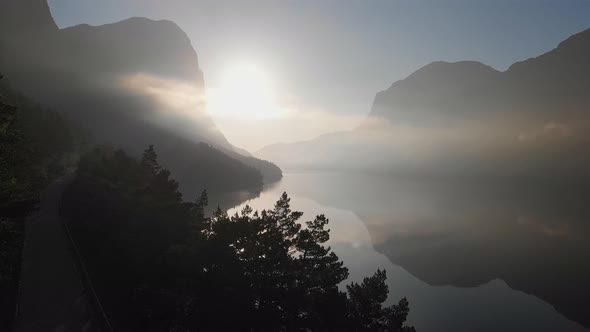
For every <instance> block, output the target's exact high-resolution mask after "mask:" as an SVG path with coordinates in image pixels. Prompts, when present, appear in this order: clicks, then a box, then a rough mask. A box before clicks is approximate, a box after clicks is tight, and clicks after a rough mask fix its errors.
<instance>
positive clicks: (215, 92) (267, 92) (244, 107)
mask: <svg viewBox="0 0 590 332" xmlns="http://www.w3.org/2000/svg"><path fill="white" fill-rule="evenodd" d="M207 102H208V110H209V112H210V113H211V114H212V115H213V116H227V117H239V118H242V119H244V120H253V119H264V118H273V117H277V116H279V115H280V113H281V111H280V108H279V107H278V105H277V101H276V94H275V89H274V86H273V84H272V82H271V80H270V78H269V77H268V75H267V74H266V72H265V71H264V70H262V69H261V68H260V67H257V66H254V65H250V64H241V65H237V66H232V67H229V68H228V69H227V70H226V71H225V73H224V75H223V76H222V78H221V81H220V84H219V85H218V86H216V87H213V88H211V89H208V90H207Z"/></svg>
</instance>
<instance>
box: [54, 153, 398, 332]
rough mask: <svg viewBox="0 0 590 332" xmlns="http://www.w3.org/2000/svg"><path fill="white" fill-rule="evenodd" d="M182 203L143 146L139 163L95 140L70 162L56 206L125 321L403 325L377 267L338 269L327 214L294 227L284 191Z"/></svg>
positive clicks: (328, 327) (131, 324)
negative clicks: (267, 199)
mask: <svg viewBox="0 0 590 332" xmlns="http://www.w3.org/2000/svg"><path fill="white" fill-rule="evenodd" d="M207 204H208V195H207V192H206V191H204V192H203V193H202V194H201V195H200V197H198V198H197V199H196V200H195V201H194V202H185V201H183V200H182V197H181V195H180V193H179V192H178V183H177V182H176V181H175V180H174V179H172V178H171V175H170V172H169V171H168V170H166V169H165V168H162V167H161V166H160V164H159V163H158V159H157V154H156V152H155V149H154V147H153V146H150V147H149V148H148V149H147V150H146V151H145V153H144V154H143V157H142V159H141V160H140V161H139V162H138V161H135V160H134V159H133V158H130V157H128V156H127V155H126V154H125V153H124V152H122V151H120V150H118V151H113V150H112V149H111V148H107V147H103V148H97V149H95V150H94V151H92V152H91V153H89V154H87V155H85V156H83V157H82V158H81V160H80V165H79V169H78V176H77V178H76V180H75V181H74V183H73V184H72V185H71V187H70V188H69V189H68V190H67V192H66V196H65V198H64V206H63V212H64V213H65V214H66V215H67V216H68V217H69V219H70V220H71V222H70V224H71V229H72V230H73V233H74V236H75V237H76V238H77V240H78V241H77V242H78V243H80V244H81V246H82V252H83V255H84V256H85V257H86V259H87V261H88V262H89V270H90V271H91V274H92V276H93V278H95V279H96V280H95V285H96V287H97V290H98V292H99V296H101V297H103V299H104V303H105V306H106V308H107V311H108V312H109V314H110V315H111V316H112V317H113V318H115V321H116V325H118V327H119V328H120V329H122V330H127V331H135V330H141V331H162V330H182V331H219V330H223V331H303V330H313V331H410V330H409V329H404V327H403V324H404V322H405V319H406V317H407V314H408V307H407V301H405V300H402V301H401V302H400V304H398V305H397V306H391V307H387V308H383V307H382V304H383V302H384V301H385V300H386V299H387V293H388V289H387V286H386V285H385V272H384V271H378V272H377V274H376V275H375V276H374V277H371V278H367V279H366V280H365V281H364V282H363V284H362V285H358V284H354V283H353V284H351V285H350V286H348V296H347V294H346V293H345V292H342V291H341V290H340V289H339V286H340V284H341V283H342V282H343V281H344V280H346V278H347V277H348V269H347V268H346V267H344V265H343V263H342V261H340V259H339V258H338V256H337V255H336V254H335V253H334V252H333V251H332V250H331V249H330V247H328V246H326V245H325V243H326V242H327V241H328V240H329V238H330V234H329V230H328V229H327V228H326V227H327V225H328V224H329V221H328V219H327V218H326V217H325V216H323V215H319V216H317V217H316V218H314V219H313V220H310V221H307V222H306V223H305V225H306V226H305V227H302V224H301V223H300V219H301V218H302V216H303V213H301V212H298V211H292V210H291V206H290V198H289V197H288V196H287V194H286V193H283V195H282V196H281V197H280V198H279V200H278V201H277V202H276V204H275V206H274V207H273V208H272V209H270V210H264V211H260V212H255V211H253V210H252V209H251V208H250V207H248V206H246V207H245V208H243V209H242V211H241V212H240V213H236V214H234V215H231V216H230V215H228V214H227V213H225V212H223V211H222V210H221V209H219V208H218V209H217V211H216V212H215V213H214V214H213V215H212V216H211V217H207V216H206V213H205V209H206V207H207Z"/></svg>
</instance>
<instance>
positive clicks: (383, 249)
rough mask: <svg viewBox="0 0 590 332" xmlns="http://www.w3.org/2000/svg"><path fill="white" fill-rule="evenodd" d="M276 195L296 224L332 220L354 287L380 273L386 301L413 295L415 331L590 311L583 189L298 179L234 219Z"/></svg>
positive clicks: (550, 326)
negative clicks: (296, 214) (284, 197)
mask: <svg viewBox="0 0 590 332" xmlns="http://www.w3.org/2000/svg"><path fill="white" fill-rule="evenodd" d="M517 187H520V188H521V189H520V190H515V188H517ZM283 191H287V192H288V193H289V194H290V196H291V198H292V205H293V209H294V210H299V211H304V217H303V220H309V219H312V218H313V217H315V215H316V214H322V213H323V214H325V215H326V216H327V217H328V218H329V219H330V224H329V228H330V229H331V233H330V236H331V239H330V243H329V244H330V245H331V247H332V248H333V249H334V251H335V252H336V253H337V254H338V255H339V257H341V258H342V259H343V261H344V263H345V265H346V266H348V267H349V268H350V272H351V274H350V277H349V280H353V281H360V280H362V277H363V276H366V275H367V274H370V273H372V272H373V271H375V270H376V269H378V268H385V269H386V270H387V272H388V285H389V287H390V295H389V300H388V301H389V302H394V301H397V300H398V299H399V298H401V297H407V298H410V299H412V300H413V302H412V304H413V307H412V311H411V313H410V316H409V320H410V321H411V323H412V324H414V325H415V326H416V328H417V329H419V330H423V331H457V330H459V331H499V330H502V331H587V330H586V329H585V328H583V327H582V326H581V325H579V324H578V323H575V322H573V321H571V320H570V319H568V317H578V318H579V317H582V316H583V315H584V312H586V311H585V310H587V309H585V308H583V307H580V306H579V303H580V302H579V301H583V299H584V298H585V297H586V296H587V289H588V282H587V281H586V280H590V279H588V277H589V276H590V266H589V264H588V263H587V261H586V259H585V252H587V250H589V249H590V248H588V246H589V245H588V244H586V242H587V240H588V238H590V232H589V228H588V226H587V224H586V220H587V219H586V218H587V217H588V215H589V214H588V213H589V212H590V211H589V210H588V208H587V207H586V206H585V203H584V202H586V201H587V197H588V196H587V195H588V193H585V192H584V191H578V190H575V188H573V187H568V186H566V187H564V186H561V187H559V186H554V185H551V184H549V185H539V184H529V185H528V186H524V185H522V184H521V185H518V186H517V185H515V184H510V183H503V184H499V183H498V182H494V181H479V182H476V181H473V180H471V181H469V182H468V181H464V182H463V183H458V182H450V181H441V180H437V181H435V180H416V179H407V178H394V177H384V176H375V175H351V174H347V173H334V172H300V173H286V174H285V176H284V178H283V180H281V181H280V182H279V183H278V184H275V185H270V186H268V187H267V188H265V190H264V191H263V192H262V193H261V195H260V197H258V198H254V199H252V200H250V201H248V202H245V203H243V204H242V205H241V206H239V207H236V208H234V209H232V210H230V211H229V212H230V213H231V212H234V211H239V210H240V209H241V207H242V206H244V205H246V204H247V205H250V206H252V207H253V208H254V209H266V208H269V207H271V206H272V204H273V203H274V201H276V199H277V198H278V197H279V196H280V194H281V193H282V192H283ZM566 261H567V262H568V263H565V262H566ZM449 304H452V305H449Z"/></svg>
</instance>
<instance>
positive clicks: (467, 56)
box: [49, 0, 590, 150]
mask: <svg viewBox="0 0 590 332" xmlns="http://www.w3.org/2000/svg"><path fill="white" fill-rule="evenodd" d="M443 3H444V4H443ZM49 4H50V6H51V10H52V14H53V16H54V18H55V20H56V21H57V23H58V25H59V26H60V27H67V26H72V25H76V24H80V23H88V24H91V25H100V24H104V23H111V22H115V21H118V20H122V19H125V18H128V17H132V16H145V17H149V18H153V19H170V20H172V21H174V22H176V23H177V24H178V25H179V26H180V27H181V28H182V29H183V30H185V31H186V32H187V34H188V35H189V37H190V38H191V40H192V43H193V46H194V47H195V49H196V51H197V53H198V55H199V61H200V67H201V69H202V70H203V71H204V73H205V83H206V85H207V87H208V88H211V89H216V88H218V87H219V86H222V85H223V84H225V83H224V80H227V75H228V74H227V72H228V68H235V67H236V66H239V65H243V64H247V65H248V66H253V67H255V68H257V70H259V72H260V73H262V74H261V75H262V76H264V79H263V80H262V81H263V82H262V83H261V84H263V85H264V84H267V85H272V92H273V94H274V95H276V96H275V97H276V99H277V100H279V102H278V103H279V104H280V107H281V108H282V109H287V111H285V112H282V113H281V115H280V116H277V117H274V118H273V117H264V118H262V119H259V120H257V121H243V119H242V118H240V116H238V115H236V114H215V113H214V114H213V116H214V118H215V120H216V122H217V123H218V125H219V126H220V128H221V129H222V131H223V132H224V134H225V135H226V136H227V137H228V139H229V140H230V141H231V142H232V143H234V144H236V145H237V146H241V147H245V148H248V149H250V150H256V149H258V148H260V147H262V146H263V145H265V144H269V143H274V142H279V141H285V142H288V141H294V140H301V139H308V138H312V137H314V136H315V135H318V134H320V133H323V132H330V131H336V130H341V129H348V128H352V127H354V126H355V125H356V124H358V122H359V121H361V120H362V118H363V117H364V116H365V115H366V114H367V113H368V112H369V110H370V107H371V103H372V100H373V97H374V96H375V93H376V92H377V91H380V90H384V89H386V88H387V87H389V86H390V85H391V83H393V82H394V81H396V80H399V79H402V78H404V77H405V76H407V75H408V74H410V73H411V72H413V71H414V70H416V69H418V68H420V67H421V66H423V65H425V64H428V63H429V62H432V61H437V60H444V61H459V60H477V61H481V62H483V63H486V64H488V65H491V66H492V67H494V68H496V69H499V70H505V69H506V68H507V67H508V66H509V65H510V64H512V63H513V62H515V61H520V60H524V59H526V58H529V57H533V56H537V55H539V54H541V53H544V52H546V51H548V50H550V49H552V48H553V47H555V46H556V45H557V44H558V43H559V41H561V40H563V39H565V38H566V37H568V36H570V35H572V34H574V33H576V32H579V31H582V30H584V29H587V28H590V0H553V1H548V0H511V1H508V0H489V1H478V0H449V1H440V0H430V1H426V0H391V1H377V0H370V1H361V0H355V1H352V0H350V1H349V0H324V1H319V0H318V1H312V0H298V1H276V0H268V1H239V0H236V1H220V0H206V1H198V0H166V1H161V0H100V1H96V0H49ZM231 75H232V74H230V76H231ZM234 76H235V75H234ZM234 80H235V77H234Z"/></svg>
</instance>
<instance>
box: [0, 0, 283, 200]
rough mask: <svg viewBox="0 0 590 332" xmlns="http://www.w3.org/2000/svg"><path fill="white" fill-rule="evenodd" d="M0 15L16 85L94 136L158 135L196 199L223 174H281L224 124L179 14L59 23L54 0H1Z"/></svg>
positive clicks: (255, 183) (257, 179)
mask: <svg viewBox="0 0 590 332" xmlns="http://www.w3.org/2000/svg"><path fill="white" fill-rule="evenodd" d="M0 22H2V23H1V24H2V28H3V29H2V31H0V51H1V52H0V70H1V71H2V72H3V73H4V74H5V75H6V77H7V78H8V79H9V80H10V83H11V84H12V85H13V86H14V87H15V88H17V89H18V90H20V91H22V92H23V93H25V94H26V95H30V96H31V97H33V98H35V99H36V100H38V101H39V102H41V103H42V104H44V105H48V106H50V107H52V108H55V109H59V110H60V111H63V112H64V113H65V114H67V116H68V118H71V119H73V120H74V121H76V122H77V123H79V124H80V125H81V126H83V127H84V128H85V129H86V130H87V131H88V132H90V133H91V135H92V140H93V141H94V142H95V143H109V144H113V145H115V146H120V147H122V148H124V149H126V150H128V151H129V152H131V153H132V154H135V155H139V154H140V153H141V152H142V151H143V149H145V148H146V147H147V146H148V145H149V144H154V145H155V147H156V151H158V153H159V154H160V155H161V156H162V160H161V162H162V164H163V165H164V166H165V167H167V168H169V169H170V170H171V171H172V173H173V174H174V175H175V176H176V177H177V179H178V180H179V181H180V183H181V185H182V188H181V189H182V191H183V193H185V195H187V196H189V197H190V198H191V199H192V196H194V195H195V194H196V193H197V192H199V191H200V190H202V189H203V186H202V185H197V184H198V183H201V184H211V182H212V180H214V179H218V180H220V182H222V183H218V185H217V186H216V187H218V188H223V190H242V189H248V188H256V189H255V190H258V188H260V186H261V183H262V178H261V176H260V173H262V175H263V177H264V180H265V181H267V182H270V181H275V180H277V179H280V177H281V171H280V169H279V168H278V167H276V166H275V165H274V164H272V163H269V162H266V161H263V160H258V159H256V158H253V157H251V156H247V155H243V154H241V153H240V150H237V149H235V148H234V147H233V146H232V145H231V144H230V143H229V142H228V141H227V140H226V138H225V137H224V136H223V134H222V133H221V132H220V131H219V129H218V128H217V127H216V126H215V123H214V122H213V120H212V119H211V117H210V116H209V114H208V113H207V110H206V107H205V97H204V90H205V82H204V79H203V73H202V71H201V69H200V68H199V62H198V57H197V53H196V52H195V50H194V48H193V47H192V45H191V42H190V39H189V38H188V36H187V35H186V34H185V33H184V32H183V31H182V30H181V29H180V28H179V27H178V26H177V25H176V24H174V23H173V22H170V21H166V20H162V21H154V20H150V19H146V18H130V19H127V20H124V21H121V22H117V23H113V24H107V25H102V26H97V27H93V26H89V25H78V26H75V27H70V28H66V29H61V30H60V29H58V28H57V26H56V24H55V22H54V21H53V18H52V17H51V13H50V10H49V7H48V5H47V2H46V1H45V0H26V1H20V0H19V1H17V0H2V1H0ZM205 146H207V147H208V148H205ZM203 164H205V165H210V166H212V165H217V166H216V167H217V168H216V169H205V168H204V167H202V165H203ZM197 169H198V170H199V172H200V173H197V172H196V171H195V170H197ZM232 184H233V185H232ZM209 189H210V190H213V191H215V190H216V189H215V188H209ZM219 190H221V189H219Z"/></svg>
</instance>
